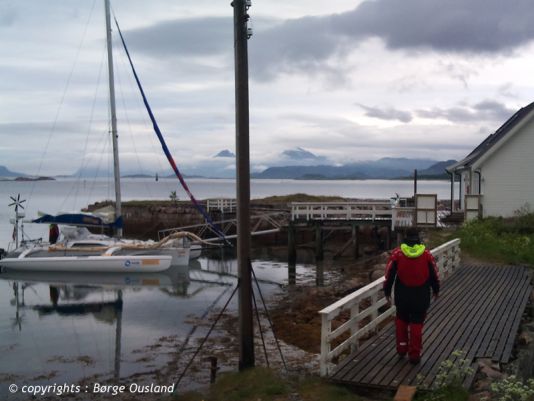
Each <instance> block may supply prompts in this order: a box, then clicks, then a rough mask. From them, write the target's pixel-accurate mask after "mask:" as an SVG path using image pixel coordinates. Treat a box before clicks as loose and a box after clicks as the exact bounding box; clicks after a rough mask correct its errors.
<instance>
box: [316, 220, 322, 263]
mask: <svg viewBox="0 0 534 401" xmlns="http://www.w3.org/2000/svg"><path fill="white" fill-rule="evenodd" d="M323 259H324V250H323V230H322V227H321V223H316V224H315V260H323Z"/></svg>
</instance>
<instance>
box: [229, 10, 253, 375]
mask: <svg viewBox="0 0 534 401" xmlns="http://www.w3.org/2000/svg"><path fill="white" fill-rule="evenodd" d="M232 6H233V7H234V57H235V107H236V164H237V166H236V171H237V197H236V198H237V213H236V214H237V267H238V277H239V305H238V310H239V370H244V369H247V368H250V367H253V366H254V326H253V321H254V315H253V312H252V280H251V279H252V277H251V271H250V145H249V101H248V48H247V40H248V38H247V21H248V18H249V17H248V14H247V6H246V1H245V0H234V1H233V2H232Z"/></svg>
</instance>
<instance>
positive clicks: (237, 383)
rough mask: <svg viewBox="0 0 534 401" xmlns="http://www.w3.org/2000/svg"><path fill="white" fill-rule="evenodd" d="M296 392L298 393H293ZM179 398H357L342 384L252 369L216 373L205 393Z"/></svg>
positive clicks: (313, 400)
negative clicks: (214, 379) (215, 379)
mask: <svg viewBox="0 0 534 401" xmlns="http://www.w3.org/2000/svg"><path fill="white" fill-rule="evenodd" d="M296 395H298V396H296ZM174 399H175V400H177V401H178V400H179V401H257V400H261V401H289V400H294V399H300V400H302V401H324V400H332V401H361V400H362V398H360V397H359V396H357V395H355V394H354V393H352V392H350V391H349V390H348V389H346V388H344V387H339V386H334V385H331V384H327V383H325V382H323V381H322V380H321V379H318V378H307V379H305V380H302V381H298V379H291V378H290V377H288V376H281V375H279V374H277V373H275V372H274V371H273V370H270V369H266V368H260V367H258V368H254V369H249V370H246V371H244V372H240V373H226V374H222V375H220V377H219V378H218V379H217V381H216V383H215V384H214V385H212V386H211V387H210V389H209V392H208V393H207V394H200V393H196V392H190V393H187V394H181V395H179V396H176V397H175V398H174Z"/></svg>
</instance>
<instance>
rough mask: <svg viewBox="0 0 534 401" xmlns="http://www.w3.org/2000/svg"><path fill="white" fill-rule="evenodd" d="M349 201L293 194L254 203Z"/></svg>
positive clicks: (339, 198)
mask: <svg viewBox="0 0 534 401" xmlns="http://www.w3.org/2000/svg"><path fill="white" fill-rule="evenodd" d="M346 201H347V199H345V198H342V197H341V196H326V195H308V194H300V193H299V194H291V195H283V196H268V197H266V198H263V199H254V200H253V201H252V202H253V203H273V204H281V203H291V202H346Z"/></svg>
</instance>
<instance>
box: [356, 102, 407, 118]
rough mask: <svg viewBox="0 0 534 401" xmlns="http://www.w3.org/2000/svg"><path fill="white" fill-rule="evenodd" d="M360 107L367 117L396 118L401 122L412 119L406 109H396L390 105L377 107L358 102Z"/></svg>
mask: <svg viewBox="0 0 534 401" xmlns="http://www.w3.org/2000/svg"><path fill="white" fill-rule="evenodd" d="M358 105H359V106H360V107H361V108H362V109H364V110H365V115H366V116H367V117H373V118H378V119H380V120H398V121H401V122H403V123H409V122H410V121H412V118H413V117H412V114H411V113H409V112H407V111H402V110H397V109H394V108H392V107H386V108H379V107H369V106H365V105H363V104H358Z"/></svg>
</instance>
